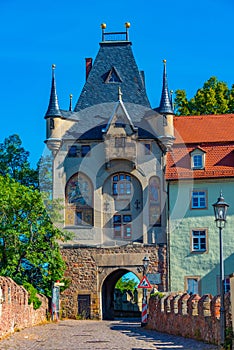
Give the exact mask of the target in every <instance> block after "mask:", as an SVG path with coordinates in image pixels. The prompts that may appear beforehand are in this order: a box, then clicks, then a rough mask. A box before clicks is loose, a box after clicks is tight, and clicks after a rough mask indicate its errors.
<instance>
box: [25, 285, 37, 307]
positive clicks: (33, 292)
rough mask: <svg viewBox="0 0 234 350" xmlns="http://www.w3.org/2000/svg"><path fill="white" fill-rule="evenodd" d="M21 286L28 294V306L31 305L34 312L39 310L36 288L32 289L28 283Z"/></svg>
mask: <svg viewBox="0 0 234 350" xmlns="http://www.w3.org/2000/svg"><path fill="white" fill-rule="evenodd" d="M23 286H24V288H25V289H26V290H27V291H28V293H29V298H28V304H29V305H30V304H31V303H33V308H34V310H37V309H39V307H40V306H41V301H40V299H39V298H38V297H37V294H38V291H37V290H36V288H34V287H33V286H32V285H31V284H30V283H27V282H24V283H23Z"/></svg>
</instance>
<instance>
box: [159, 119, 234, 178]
mask: <svg viewBox="0 0 234 350" xmlns="http://www.w3.org/2000/svg"><path fill="white" fill-rule="evenodd" d="M174 126H175V136H176V140H175V143H174V146H173V148H172V150H171V151H170V152H169V153H168V155H167V168H166V178H167V180H178V179H188V178H194V179H208V178H223V177H234V114H224V115H203V116H181V117H175V118H174ZM197 148H201V149H202V150H203V151H204V152H205V153H206V156H205V168H204V169H196V170H195V169H193V170H192V169H191V152H192V151H194V150H195V149H197Z"/></svg>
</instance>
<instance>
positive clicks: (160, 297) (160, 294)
mask: <svg viewBox="0 0 234 350" xmlns="http://www.w3.org/2000/svg"><path fill="white" fill-rule="evenodd" d="M164 296H165V294H164V293H161V292H155V293H150V297H158V298H159V299H162V298H163V297H164Z"/></svg>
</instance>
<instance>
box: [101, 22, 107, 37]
mask: <svg viewBox="0 0 234 350" xmlns="http://www.w3.org/2000/svg"><path fill="white" fill-rule="evenodd" d="M101 28H102V41H104V40H105V29H106V23H102V24H101Z"/></svg>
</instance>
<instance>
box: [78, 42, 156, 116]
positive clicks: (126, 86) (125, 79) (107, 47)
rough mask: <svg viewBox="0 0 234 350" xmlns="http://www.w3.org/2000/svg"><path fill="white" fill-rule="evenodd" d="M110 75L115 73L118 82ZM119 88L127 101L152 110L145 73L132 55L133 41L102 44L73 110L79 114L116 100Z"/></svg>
mask: <svg viewBox="0 0 234 350" xmlns="http://www.w3.org/2000/svg"><path fill="white" fill-rule="evenodd" d="M113 67H114V68H113ZM110 72H115V74H116V75H117V77H118V82H114V81H113V82H110V81H109V80H108V74H110ZM119 86H120V87H121V90H122V92H123V95H124V102H126V103H134V104H139V105H142V106H145V107H148V108H150V103H149V100H148V97H147V95H146V90H145V86H144V81H143V78H142V74H141V72H140V71H139V70H138V67H137V64H136V61H135V58H134V56H133V52H132V48H131V42H129V41H116V42H108V41H104V42H101V43H100V49H99V52H98V54H97V56H96V59H95V61H94V63H93V66H92V69H91V71H90V73H89V75H88V78H87V81H86V83H85V85H84V87H83V89H82V92H81V94H80V97H79V99H78V102H77V104H76V106H75V109H74V111H75V112H78V111H80V110H83V109H85V108H88V107H91V106H94V105H98V104H101V103H108V102H113V101H115V100H116V95H117V92H118V87H119Z"/></svg>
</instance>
